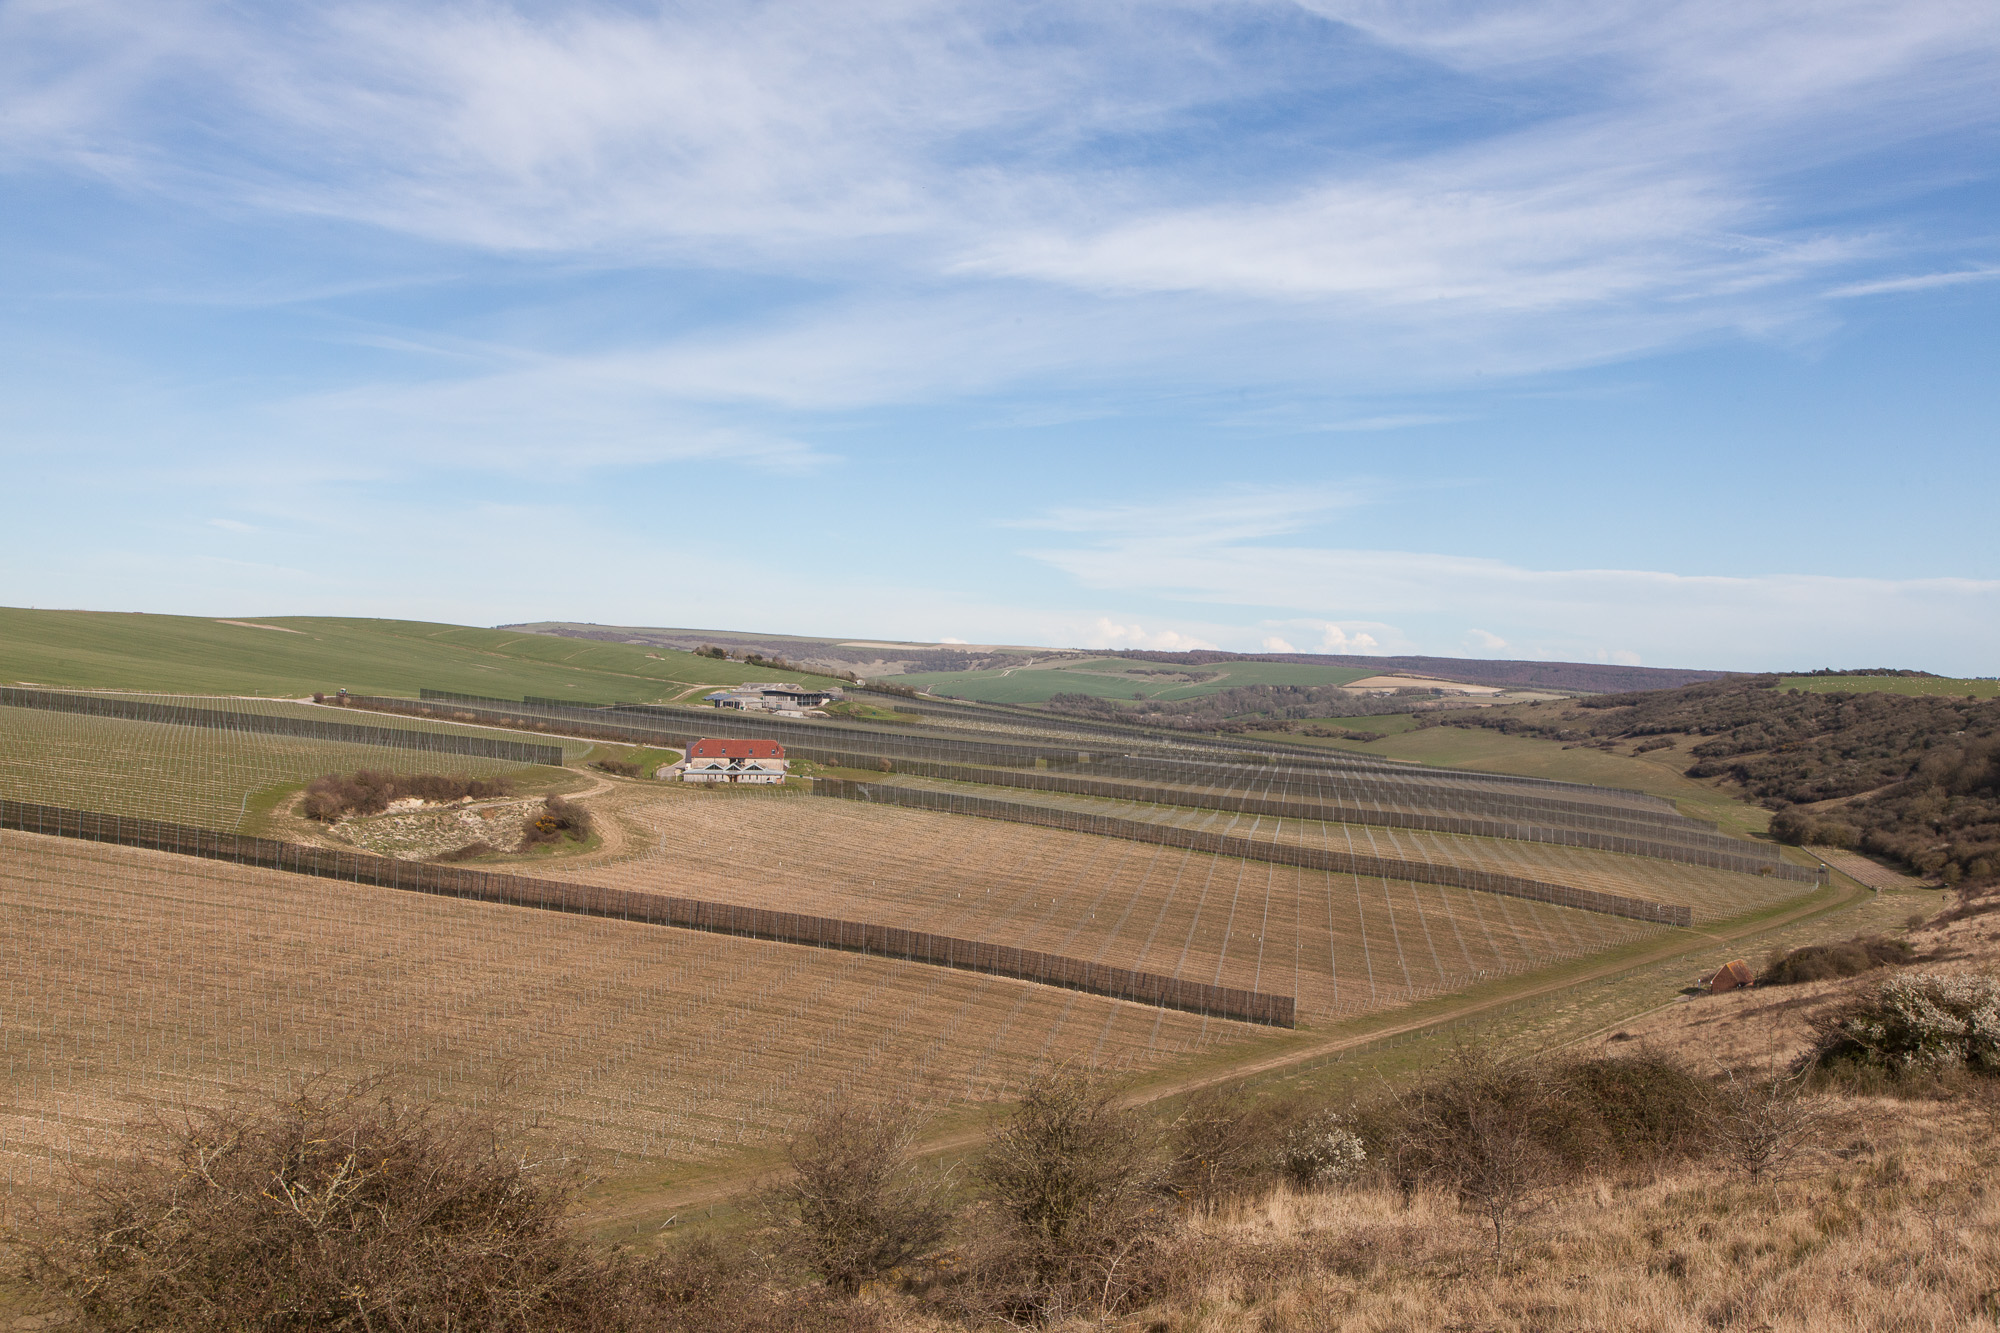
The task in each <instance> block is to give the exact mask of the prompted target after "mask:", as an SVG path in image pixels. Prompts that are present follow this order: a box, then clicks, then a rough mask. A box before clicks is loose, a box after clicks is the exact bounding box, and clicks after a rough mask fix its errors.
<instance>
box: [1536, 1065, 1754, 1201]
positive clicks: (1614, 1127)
mask: <svg viewBox="0 0 2000 1333" xmlns="http://www.w3.org/2000/svg"><path fill="white" fill-rule="evenodd" d="M1551 1072H1552V1077H1551V1085H1552V1086H1551V1094H1552V1098H1553V1100H1554V1102H1555V1103H1556V1105H1557V1106H1558V1107H1560V1108H1561V1112H1560V1113H1559V1114H1557V1115H1555V1116H1553V1117H1552V1119H1551V1124H1550V1127H1551V1129H1552V1130H1560V1132H1561V1138H1560V1139H1559V1140H1558V1141H1557V1142H1556V1143H1554V1144H1552V1147H1553V1148H1554V1150H1555V1152H1556V1155H1557V1156H1558V1158H1559V1159H1561V1161H1562V1162H1563V1164H1564V1166H1565V1168H1566V1169H1567V1170H1569V1171H1572V1172H1581V1171H1584V1170H1588V1169H1590V1168H1592V1167H1597V1166H1604V1165H1613V1164H1615V1165H1622V1166H1649V1165H1658V1164H1661V1163H1665V1162H1669V1161H1673V1160H1677V1159H1681V1158H1687V1157H1694V1156H1698V1155H1699V1154H1701V1153H1702V1152H1704V1151H1706V1150H1707V1148H1708V1147H1709V1143H1708V1141H1707V1137H1706V1134H1707V1127H1708V1124H1709V1121H1710V1119H1711V1117H1712V1116H1713V1114H1714V1110H1715V1089H1714V1086H1713V1085H1712V1084H1711V1083H1709V1082H1708V1081H1707V1080H1705V1079H1703V1078H1701V1077H1699V1076H1697V1075H1696V1074H1695V1073H1694V1072H1693V1071H1692V1070H1690V1069H1689V1068H1688V1067H1687V1066H1686V1065H1683V1064H1682V1063H1680V1061H1678V1060H1675V1059H1673V1058H1671V1057H1668V1056H1664V1055H1653V1054H1649V1053H1644V1052H1641V1053H1636V1054H1632V1055H1619V1056H1608V1057H1598V1058H1595V1059H1585V1060H1571V1061H1569V1062H1567V1063H1565V1064H1561V1065H1558V1066H1556V1067H1555V1069H1554V1070H1553V1071H1551Z"/></svg>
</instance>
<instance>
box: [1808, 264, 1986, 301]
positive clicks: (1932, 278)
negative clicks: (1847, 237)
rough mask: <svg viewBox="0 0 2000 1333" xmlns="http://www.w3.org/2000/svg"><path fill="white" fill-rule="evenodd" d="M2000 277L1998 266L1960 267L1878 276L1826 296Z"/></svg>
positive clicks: (1915, 289)
mask: <svg viewBox="0 0 2000 1333" xmlns="http://www.w3.org/2000/svg"><path fill="white" fill-rule="evenodd" d="M1996 278H2000V267H1996V268H1961V269H1952V270H1950V271H1949V272H1944V273H1918V274H1913V275H1911V276H1909V277H1904V278H1878V279H1875V280H1874V281H1870V282H1851V283H1848V284H1847V285H1846V286H1844V287H1835V288H1833V289H1832V290H1831V291H1829V292H1828V293H1827V295H1828V296H1833V297H1846V296H1881V295H1884V294H1886V293H1889V292H1922V291H1929V290H1931V289H1932V288H1934V287H1958V286H1961V285H1963V284H1965V283H1968V282H1992V281H1993V280H1995V279H1996Z"/></svg>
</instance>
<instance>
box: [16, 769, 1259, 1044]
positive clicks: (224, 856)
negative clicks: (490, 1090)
mask: <svg viewBox="0 0 2000 1333" xmlns="http://www.w3.org/2000/svg"><path fill="white" fill-rule="evenodd" d="M0 828H9V829H18V830H20V831H22V832H25V833H38V834H44V835H47V836H52V837H59V838H77V839H82V840H84V841H88V842H108V843H117V844H119V845H121V846H126V847H143V848H149V849H151V850H154V851H162V852H170V853H174V854H176V855H180V856H194V857H201V858H204V859H207V860H213V861H228V862H232V863H234V864H237V865H249V866H259V867H262V868H264V869H268V870H280V871H286V872H288V873H291V874H298V875H312V876H316V877H318V878H321V879H336V880H345V881H348V882H350V883H355V884H372V885H376V886H379V887H382V888H390V889H401V890H404V891H406V892H412V893H428V894H435V895H438V896H440V897H447V898H464V899H472V900H475V901H479V902H489V903H498V904H502V905H505V906H509V907H527V908H534V909H538V910H542V911H551V912H568V913H572V914H576V915H581V916H597V917H612V918H616V919H618V920H623V921H635V922H641V923H644V924H647V925H656V926H670V927H674V928H678V929H683V930H700V931H707V932H711V933H714V934H723V935H741V936H748V937H750V938H753V939H764V940H774V941H777V942H780V943H785V944H799V945H806V946H809V947H813V948H821V949H837V950H841V951H843V952H848V953H863V954H871V955H874V956H877V957H883V958H898V959H905V960H907V961H910V962H920V963H928V964H930V965H932V966H936V967H950V968H956V969H960V970H963V971H969V972H985V973H989V974H992V975H995V976H1003V977H1011V978H1014V979H1016V980H1019V981H1031V982H1036V983H1038V984H1041V985H1045V986H1059V987H1062V988H1064V989H1068V990H1079V991H1087V992H1089V993H1091V994H1094V995H1105V996H1109V997H1111V998H1113V999H1119V1000H1132V1001H1135V1002H1138V1003H1141V1004H1150V1005H1154V1006H1157V1007H1159V1008H1165V1009H1181V1010H1186V1011H1188V1012H1190V1013H1198V1014H1203V1015H1209V1016H1213V1017H1219V1018H1234V1019H1240V1020H1242V1021H1244V1022H1248V1023H1260V1024H1265V1025H1267V1026H1273V1027H1287V1028H1288V1027H1293V1026H1296V1012H1295V1005H1296V1002H1295V1000H1294V998H1293V997H1292V996H1289V995H1275V994H1272V993H1270V992H1268V991H1254V990H1243V989H1240V988H1237V987H1234V986H1213V985H1209V984H1207V983H1204V982H1198V981H1183V980H1181V979H1180V978H1178V977H1169V976H1163V975H1161V974H1159V973H1156V972H1138V971H1134V970H1132V969H1130V968H1123V967H1112V966H1108V965H1106V964H1103V963H1094V962H1087V961H1085V960H1083V959H1081V958H1070V957H1067V956H1065V955H1062V954H1051V953H1043V952H1041V951H1039V950H1035V949H1020V948H1016V947H1014V946H1012V945H1005V944H991V943H987V942H985V941H983V940H970V939H962V938H959V937H957V936H952V935H936V934H932V933H931V932H929V931H921V930H905V929H903V928H901V927H898V926H882V925H875V924H872V923H869V922H862V921H847V920H843V919H840V918H838V917H822V916H807V915H804V914H802V913H798V912H776V911H772V910H770V909H768V908H762V907H745V906H740V905H738V904H735V903H720V902H709V901H706V900H703V899H698V898H677V897H670V896H668V895H665V894H654V893H642V892H636V891H633V890H627V889H612V888H604V887H600V886H598V885H594V884H576V883H570V882H568V881H564V880H548V879H536V878H531V877H529V876H526V875H508V874H498V873H494V872H491V871H483V870H466V869H462V868H460V867H457V866H441V865H433V864H430V863H427V862H421V861H397V860H393V859H391V858H389V857H384V856H374V855H370V854H368V853H365V852H349V851H338V850H333V849H330V848H320V847H308V846H305V845H302V844H299V843H290V842H277V841H273V840H272V839H269V838H246V837H243V836H240V835H238V834H231V833H217V832H215V831H213V830H210V829H200V828H194V827H191V826H189V825H186V824H169V823H165V822H162V821H160V820H154V819H138V818H132V817H128V816H122V815H108V814H100V813H98V812H96V811H90V810H72V809H69V808H66V807H63V806H49V805H34V804H30V803H28V802H25V801H8V800H0Z"/></svg>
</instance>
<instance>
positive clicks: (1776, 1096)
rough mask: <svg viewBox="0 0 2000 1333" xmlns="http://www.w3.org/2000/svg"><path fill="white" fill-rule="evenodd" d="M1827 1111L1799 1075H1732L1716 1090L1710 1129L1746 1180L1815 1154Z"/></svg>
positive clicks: (1779, 1170) (1719, 1147) (1781, 1169)
mask: <svg viewBox="0 0 2000 1333" xmlns="http://www.w3.org/2000/svg"><path fill="white" fill-rule="evenodd" d="M1831 1119H1832V1108H1831V1106H1830V1105H1829V1104H1828V1103H1827V1102H1826V1100H1825V1099H1824V1098H1821V1097H1817V1096H1814V1095H1813V1094H1811V1093H1810V1092H1808V1091H1807V1090H1806V1087H1805V1083H1804V1080H1803V1079H1802V1078H1801V1077H1800V1076H1799V1075H1798V1074H1792V1073H1782V1072H1771V1073H1765V1074H1762V1075H1757V1076H1750V1075H1744V1074H1739V1073H1736V1072H1734V1071H1732V1072H1731V1073H1730V1075H1729V1077H1728V1079H1727V1080H1726V1081H1725V1082H1724V1083H1723V1084H1722V1085H1721V1086H1720V1087H1719V1088H1717V1089H1716V1104H1715V1114H1714V1116H1713V1117H1712V1118H1711V1120H1710V1124H1709V1129H1710V1133H1711V1135H1712V1137H1713V1146H1714V1148H1715V1149H1716V1150H1717V1151H1719V1152H1720V1153H1722V1154H1723V1156H1724V1157H1726V1158H1727V1159H1728V1160H1729V1161H1730V1162H1731V1163H1733V1164H1734V1165H1735V1166H1736V1167H1737V1169H1738V1170H1740V1171H1742V1172H1743V1173H1744V1174H1746V1175H1750V1176H1767V1175H1778V1174H1782V1173H1783V1172H1784V1171H1785V1170H1786V1169H1787V1168H1788V1167H1790V1166H1791V1165H1792V1163H1794V1162H1795V1161H1797V1160H1799V1159H1800V1158H1802V1157H1805V1156H1807V1155H1809V1154H1812V1153H1814V1152H1817V1151H1818V1149H1819V1146H1820V1140H1821V1139H1822V1138H1823V1137H1824V1135H1825V1132H1826V1129H1827V1126H1828V1122H1829V1121H1830V1120H1831Z"/></svg>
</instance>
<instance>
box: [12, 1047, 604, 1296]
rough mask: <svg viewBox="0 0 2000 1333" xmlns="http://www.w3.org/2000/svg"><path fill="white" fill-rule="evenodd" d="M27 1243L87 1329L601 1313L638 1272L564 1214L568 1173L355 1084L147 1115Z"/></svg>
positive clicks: (52, 1289)
mask: <svg viewBox="0 0 2000 1333" xmlns="http://www.w3.org/2000/svg"><path fill="white" fill-rule="evenodd" d="M146 1139H147V1146H146V1147H145V1148H144V1149H143V1150H142V1151H141V1152H140V1154H139V1155H138V1156H136V1157H134V1158H133V1159H131V1160H129V1161H127V1162H124V1163H122V1164H120V1165H118V1166H117V1167H114V1168H108V1169H106V1170H104V1171H102V1172H101V1173H99V1174H98V1175H97V1176H95V1177H94V1178H92V1179H91V1180H89V1181H88V1182H87V1184H86V1185H85V1186H84V1187H83V1189H82V1191H81V1194H80V1196H79V1197H77V1198H75V1199H73V1200H72V1201H70V1204H69V1206H68V1207H66V1208H65V1209H64V1210H63V1212H62V1213H61V1215H60V1216H59V1218H58V1219H57V1220H56V1222H55V1224H54V1225H53V1227H52V1228H51V1229H49V1230H48V1231H46V1232H44V1233H43V1235H42V1238H41V1239H40V1240H39V1241H38V1242H37V1243H36V1244H34V1245H32V1246H31V1247H30V1249H29V1252H28V1255H27V1258H28V1264H27V1271H28V1273H29V1276H30V1279H31V1281H32V1282H33V1284H34V1285H35V1286H36V1287H37V1288H39V1289H40V1290H41V1291H43V1292H45V1293H48V1294H49V1295H51V1296H53V1297H54V1298H56V1301H57V1304H58V1305H59V1306H60V1307H67V1309H68V1311H69V1312H70V1313H72V1314H73V1315H74V1316H75V1318H76V1319H77V1320H78V1321H79V1322H80V1324H81V1326H82V1327H84V1328H86V1329H90V1330H101V1331H103V1333H111V1331H112V1330H118V1331H120V1333H123V1331H125V1330H132V1331H134V1333H136V1331H137V1330H149V1331H150V1333H180V1331H182V1330H186V1331H188V1333H193V1331H194V1330H204V1331H206V1330H217V1333H220V1331H221V1330H225V1329H227V1330H237V1329H280V1328H282V1329H298V1330H322V1329H324V1330H336V1329H338V1330H349V1329H353V1330H365V1329H383V1330H386V1329H414V1328H445V1327H462V1328H480V1329H491V1330H509V1331H511V1330H521V1333H527V1330H531V1329H590V1330H613V1329H628V1328H635V1327H638V1326H639V1325H638V1324H636V1323H635V1322H634V1321H633V1320H631V1319H630V1318H628V1317H626V1314H625V1312H624V1311H623V1310H622V1309H621V1307H622V1306H624V1305H626V1304H627V1298H628V1297H629V1295H630V1290H631V1289H632V1288H633V1287H634V1286H635V1285H637V1284H638V1283H639V1276H640V1275H639V1273H638V1272H637V1270H635V1269H634V1268H632V1267H631V1266H629V1265H627V1264H625V1263H624V1262H622V1261H620V1260H618V1259H616V1258H614V1257H611V1256H606V1255H600V1254H597V1253H595V1252H593V1251H590V1250H588V1249H587V1248H585V1247H584V1246H582V1245H580V1244H579V1243H578V1242H577V1241H576V1240H575V1239H574V1238H573V1237H572V1235H571V1234H570V1232H569V1230H568V1229H567V1226H566V1224H565V1222H564V1214H565V1211H566V1209H567V1208H568V1206H569V1201H570V1199H571V1198H572V1196H573V1194H574V1190H575V1186H576V1183H577V1182H576V1178H575V1176H574V1175H573V1173H572V1172H570V1171H569V1170H568V1169H567V1168H566V1166H565V1165H564V1164H563V1163H560V1162H553V1163H552V1162H546V1161H539V1160H537V1159H535V1158H534V1157H532V1156H528V1155H525V1154H524V1153H522V1152H521V1151H520V1150H519V1149H518V1148H515V1147H512V1146H510V1145H509V1144H508V1143H507V1142H506V1140H505V1139H504V1138H503V1137H502V1136H501V1135H499V1134H498V1133H497V1132H496V1130H495V1127H494V1126H493V1125H491V1124H489V1123H487V1122H484V1121H479V1120H474V1119H468V1118H465V1117H456V1116H451V1115H447V1114H443V1113H438V1112H434V1111H432V1110H429V1109H426V1108H424V1107H421V1106H415V1105H411V1104H410V1103H407V1102H403V1101H399V1100H397V1099H395V1098H393V1097H390V1096H386V1095H383V1094H382V1093H381V1092H380V1090H379V1088H377V1087H376V1086H374V1085H372V1084H368V1083H363V1084H359V1085H354V1086H350V1087H344V1088H337V1089H329V1088H324V1087H309V1088H306V1089H304V1090H302V1091H300V1092H299V1093H298V1094H297V1095H295V1096H292V1097H290V1098H286V1099H284V1100H281V1101H277V1102H274V1103H271V1104H267V1105H259V1106H246V1107H235V1108H227V1109H221V1110H212V1111H205V1112H197V1113H193V1114H191V1115H189V1116H187V1117H186V1118H185V1119H182V1120H178V1121H173V1122H166V1121H162V1122H159V1123H156V1124H155V1125H153V1126H152V1127H151V1130H150V1132H149V1133H148V1134H147V1135H146Z"/></svg>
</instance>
